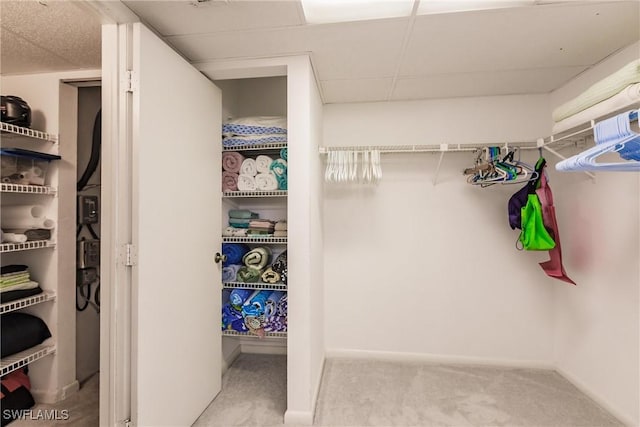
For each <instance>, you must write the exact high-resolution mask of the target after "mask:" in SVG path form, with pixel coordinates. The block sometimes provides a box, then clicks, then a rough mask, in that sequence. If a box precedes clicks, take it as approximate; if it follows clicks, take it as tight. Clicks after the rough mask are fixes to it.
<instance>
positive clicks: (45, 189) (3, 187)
mask: <svg viewBox="0 0 640 427" xmlns="http://www.w3.org/2000/svg"><path fill="white" fill-rule="evenodd" d="M0 191H1V192H3V193H26V194H50V195H54V194H56V193H57V189H56V188H54V187H49V186H48V185H23V184H9V183H4V182H3V183H2V184H0Z"/></svg>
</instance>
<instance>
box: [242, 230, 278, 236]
mask: <svg viewBox="0 0 640 427" xmlns="http://www.w3.org/2000/svg"><path fill="white" fill-rule="evenodd" d="M266 236H273V232H271V231H269V230H252V229H248V230H247V237H266Z"/></svg>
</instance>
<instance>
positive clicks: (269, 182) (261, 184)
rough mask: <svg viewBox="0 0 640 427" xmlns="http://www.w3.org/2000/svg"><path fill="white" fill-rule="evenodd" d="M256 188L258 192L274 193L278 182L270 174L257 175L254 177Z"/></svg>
mask: <svg viewBox="0 0 640 427" xmlns="http://www.w3.org/2000/svg"><path fill="white" fill-rule="evenodd" d="M256 187H257V188H258V190H260V191H275V190H277V189H278V180H277V179H276V176H275V175H274V174H272V173H259V174H257V175H256Z"/></svg>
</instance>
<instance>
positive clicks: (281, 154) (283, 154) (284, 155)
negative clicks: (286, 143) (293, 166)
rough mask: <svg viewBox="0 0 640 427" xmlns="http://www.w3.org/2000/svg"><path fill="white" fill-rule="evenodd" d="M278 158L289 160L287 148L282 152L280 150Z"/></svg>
mask: <svg viewBox="0 0 640 427" xmlns="http://www.w3.org/2000/svg"><path fill="white" fill-rule="evenodd" d="M280 157H281V158H283V159H284V160H289V152H288V151H287V147H284V148H283V149H282V150H280Z"/></svg>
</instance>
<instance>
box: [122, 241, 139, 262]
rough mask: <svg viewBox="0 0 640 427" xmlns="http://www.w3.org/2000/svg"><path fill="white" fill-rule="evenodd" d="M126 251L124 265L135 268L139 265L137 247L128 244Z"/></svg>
mask: <svg viewBox="0 0 640 427" xmlns="http://www.w3.org/2000/svg"><path fill="white" fill-rule="evenodd" d="M124 249H125V253H124V265H125V266H127V267H133V266H134V265H136V264H137V263H138V252H137V251H136V247H135V246H133V245H132V244H131V243H128V244H126V245H125V248H124Z"/></svg>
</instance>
